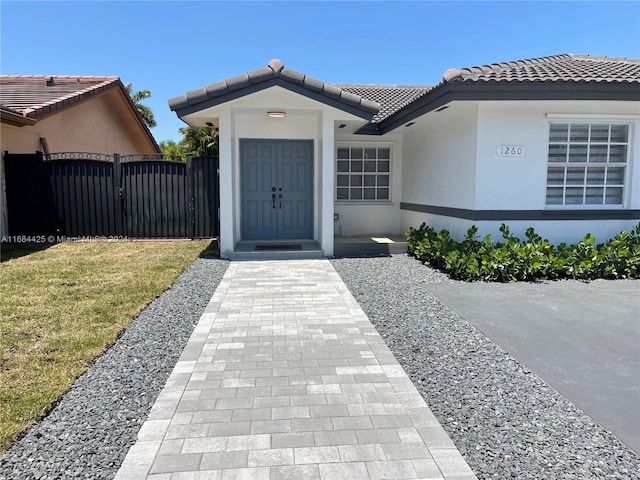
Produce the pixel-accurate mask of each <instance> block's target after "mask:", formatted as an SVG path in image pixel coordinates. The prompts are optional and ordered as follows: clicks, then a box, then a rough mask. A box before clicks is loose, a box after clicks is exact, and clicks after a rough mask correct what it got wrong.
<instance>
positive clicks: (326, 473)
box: [116, 260, 476, 480]
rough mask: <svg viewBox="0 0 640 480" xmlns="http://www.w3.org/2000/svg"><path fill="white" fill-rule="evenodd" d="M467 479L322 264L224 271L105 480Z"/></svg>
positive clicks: (245, 265)
mask: <svg viewBox="0 0 640 480" xmlns="http://www.w3.org/2000/svg"><path fill="white" fill-rule="evenodd" d="M146 478H153V479H154V480H182V479H184V480H187V479H189V480H195V479H207V480H216V479H221V480H231V479H251V480H261V479H272V480H276V479H296V480H302V479H321V480H329V479H339V480H357V479H383V478H384V479H405V478H406V479H409V478H411V479H413V478H424V479H443V478H444V479H460V480H462V479H465V480H466V479H474V478H476V477H475V475H474V474H473V472H472V471H471V469H470V468H469V467H468V465H467V464H466V462H465V461H464V459H463V458H462V456H461V455H460V453H459V452H458V450H457V449H456V448H455V446H454V444H453V443H452V442H451V440H450V439H449V437H448V436H447V434H446V433H445V431H444V430H443V429H442V427H441V426H440V424H439V423H438V421H437V420H436V418H435V417H434V416H433V414H432V413H431V411H430V410H429V408H428V407H427V405H426V404H425V403H424V400H423V399H422V397H421V396H420V394H419V393H418V391H417V390H416V389H415V387H414V386H413V384H412V383H411V381H410V380H409V378H408V377H407V375H406V374H405V373H404V371H403V370H402V368H401V367H400V365H399V364H398V363H397V361H396V360H395V358H394V357H393V355H392V354H391V352H390V351H389V349H388V347H387V346H386V344H385V343H384V341H383V340H382V338H381V337H380V335H378V333H377V332H376V330H375V329H374V327H373V325H372V324H371V322H370V321H369V320H368V319H367V317H366V315H365V314H364V312H363V311H362V309H361V308H360V306H359V305H358V304H357V302H356V301H355V299H354V298H353V296H352V295H351V293H350V292H349V290H348V289H347V287H346V285H345V284H344V283H343V282H342V280H341V279H340V277H339V276H338V274H337V273H336V271H335V270H334V269H333V266H332V265H331V263H330V262H329V261H327V260H288V261H271V262H268V261H262V262H257V261H256V262H232V263H231V264H230V265H229V268H228V270H227V272H226V274H225V276H224V278H223V280H222V282H221V283H220V285H219V286H218V288H217V290H216V291H215V293H214V295H213V297H212V299H211V301H210V303H209V305H208V307H207V309H206V310H205V313H204V314H203V315H202V317H201V319H200V321H199V323H198V325H197V326H196V328H195V330H194V332H193V334H192V336H191V338H190V340H189V342H188V344H187V346H186V348H185V350H184V352H183V354H182V356H181V358H180V360H179V361H178V363H177V365H176V367H175V369H174V371H173V373H172V374H171V376H170V378H169V380H168V382H167V384H166V386H165V388H164V389H163V390H162V392H161V393H160V395H159V397H158V399H157V401H156V403H155V405H154V406H153V408H152V410H151V413H150V415H149V418H148V419H147V421H146V422H145V424H144V425H143V427H142V429H141V430H140V433H139V435H138V441H137V443H136V444H135V445H134V446H133V447H132V448H131V450H130V451H129V453H128V455H127V457H126V459H125V461H124V463H123V465H122V467H121V468H120V470H119V472H118V474H117V476H116V480H134V479H146Z"/></svg>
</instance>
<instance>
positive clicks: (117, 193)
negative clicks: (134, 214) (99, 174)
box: [113, 153, 125, 236]
mask: <svg viewBox="0 0 640 480" xmlns="http://www.w3.org/2000/svg"><path fill="white" fill-rule="evenodd" d="M121 181H122V172H121V171H120V155H119V154H117V153H114V154H113V203H114V210H115V224H116V225H115V227H116V235H118V236H123V235H124V234H125V228H124V216H123V215H122V209H123V208H124V205H123V200H124V199H123V198H122V186H121Z"/></svg>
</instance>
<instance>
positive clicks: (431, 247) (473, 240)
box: [406, 223, 640, 282]
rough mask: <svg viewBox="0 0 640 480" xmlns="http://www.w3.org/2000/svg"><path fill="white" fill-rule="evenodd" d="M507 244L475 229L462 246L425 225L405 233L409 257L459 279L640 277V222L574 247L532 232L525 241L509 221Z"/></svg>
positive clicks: (504, 227) (444, 232)
mask: <svg viewBox="0 0 640 480" xmlns="http://www.w3.org/2000/svg"><path fill="white" fill-rule="evenodd" d="M500 232H501V233H502V237H503V241H501V242H494V239H493V238H492V236H491V235H486V236H485V237H484V238H482V239H479V237H478V234H477V233H478V228H477V227H476V226H475V225H474V226H472V227H471V228H470V229H469V230H467V234H466V235H465V237H464V240H463V241H462V242H457V241H455V240H453V239H452V238H451V237H450V235H449V231H447V230H441V231H440V232H436V231H435V230H434V229H433V228H431V227H428V226H426V224H424V223H423V224H422V225H421V226H420V228H417V229H415V228H410V229H409V230H408V231H407V232H406V236H407V244H408V249H409V253H410V254H411V255H413V256H414V257H416V258H417V259H418V260H420V261H421V262H423V263H424V264H426V265H430V266H432V267H435V268H438V269H440V270H442V271H445V272H447V273H448V274H449V275H451V277H453V278H455V279H459V280H467V281H473V280H484V281H490V282H517V281H533V280H542V279H550V280H551V279H562V278H571V279H581V280H591V279H596V278H606V279H630V278H639V277H640V223H639V224H638V225H636V227H634V228H633V229H632V230H631V231H623V232H621V233H619V234H617V235H616V236H615V237H614V238H612V239H611V240H609V241H607V242H606V243H601V244H596V239H595V237H594V236H593V235H591V234H590V233H587V234H586V235H585V236H584V238H583V239H582V241H580V242H579V243H577V244H575V245H567V244H565V243H561V244H559V245H552V244H551V243H549V241H548V240H546V239H543V238H542V237H541V236H540V235H538V234H537V233H536V232H535V231H534V229H533V228H528V229H527V231H526V233H525V236H526V240H524V241H521V240H520V239H519V238H517V237H515V236H514V235H512V234H511V233H510V231H509V227H508V226H507V225H505V224H504V223H503V224H502V226H501V227H500Z"/></svg>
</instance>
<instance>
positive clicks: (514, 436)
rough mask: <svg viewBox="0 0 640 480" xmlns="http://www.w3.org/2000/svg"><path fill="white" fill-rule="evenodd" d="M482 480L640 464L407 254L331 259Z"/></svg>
mask: <svg viewBox="0 0 640 480" xmlns="http://www.w3.org/2000/svg"><path fill="white" fill-rule="evenodd" d="M332 263H333V266H334V267H335V268H336V270H337V271H338V273H339V274H340V276H341V277H342V279H343V280H344V282H345V283H346V284H347V286H348V287H349V288H350V290H351V292H352V293H353V295H354V296H355V297H356V299H357V300H358V302H359V303H360V305H361V306H362V308H363V309H364V311H365V312H366V313H367V315H368V316H369V318H370V320H371V321H372V323H373V324H374V325H375V327H376V329H377V330H378V332H379V333H380V335H381V336H382V337H383V338H384V339H385V341H386V343H387V344H388V345H389V348H390V349H391V350H392V352H393V353H394V355H395V356H396V358H397V359H398V361H399V362H400V363H401V365H402V366H403V368H404V369H405V371H406V372H407V374H409V376H410V377H411V379H412V381H413V382H414V384H415V385H416V387H417V388H418V390H419V391H420V393H421V394H422V396H423V397H424V398H425V400H426V401H427V403H428V404H429V406H430V407H431V409H432V411H433V413H434V414H435V415H436V416H437V417H438V420H440V422H441V423H442V425H443V427H444V428H445V430H446V431H447V433H448V434H449V435H450V436H451V438H452V440H453V441H454V442H455V444H456V446H457V447H458V448H459V449H460V451H461V453H462V454H463V456H464V457H465V459H466V460H467V462H468V463H469V465H470V466H471V468H472V469H473V470H474V472H475V473H476V475H477V476H478V478H480V479H489V478H499V479H508V478H517V479H553V480H556V479H582V478H584V479H591V478H625V479H637V478H640V474H639V472H640V457H639V456H638V455H636V454H635V453H634V452H633V451H632V450H630V449H628V448H627V447H626V446H625V445H624V444H622V443H621V442H620V441H619V440H618V439H617V438H616V437H614V436H613V435H612V434H610V433H608V432H607V431H606V430H605V429H603V428H602V427H600V426H599V425H597V424H596V423H594V422H593V420H592V419H591V418H590V417H589V416H587V415H586V414H585V413H584V412H582V411H581V410H579V409H578V408H577V407H576V406H575V405H573V404H572V403H571V402H570V401H569V400H567V399H566V398H565V397H563V396H562V395H560V394H559V393H558V392H557V391H555V390H554V389H552V388H551V387H549V386H548V385H546V384H545V383H544V382H543V381H542V380H541V379H540V378H539V377H537V376H535V375H534V374H532V373H531V372H530V371H528V370H527V368H526V367H525V366H523V365H522V364H520V363H518V362H517V361H516V360H515V359H514V358H512V357H511V356H510V355H509V354H508V353H506V352H505V351H504V350H503V349H502V348H500V347H499V346H497V345H496V344H495V343H493V342H492V341H491V340H490V339H489V338H487V337H486V336H484V335H483V334H482V333H481V332H479V331H478V330H476V329H475V328H474V327H473V326H472V325H471V324H469V323H468V322H467V321H466V320H464V319H462V318H460V317H459V316H458V315H456V314H455V313H454V312H452V311H451V310H450V309H448V308H447V307H446V306H444V305H443V304H442V303H441V302H440V301H438V300H437V299H436V298H435V297H433V296H432V295H430V294H429V293H428V292H427V291H426V290H425V288H424V285H425V284H427V283H435V282H438V283H440V282H452V280H450V279H449V277H448V276H446V275H445V274H443V273H441V272H438V271H435V270H433V269H431V268H429V267H426V266H424V265H422V264H421V263H420V262H419V261H417V260H415V259H413V258H411V257H408V256H406V255H394V256H392V257H378V258H347V259H335V260H332Z"/></svg>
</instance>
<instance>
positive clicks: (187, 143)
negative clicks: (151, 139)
mask: <svg viewBox="0 0 640 480" xmlns="http://www.w3.org/2000/svg"><path fill="white" fill-rule="evenodd" d="M179 131H180V134H182V138H181V139H180V141H179V142H177V143H176V142H175V141H173V140H163V141H161V142H160V149H161V150H162V153H164V154H165V155H166V156H168V157H170V158H171V159H172V160H182V161H184V160H185V159H186V157H187V155H193V156H194V157H217V156H218V131H217V129H214V128H213V127H201V128H198V129H196V128H191V127H183V128H180V129H179Z"/></svg>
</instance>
